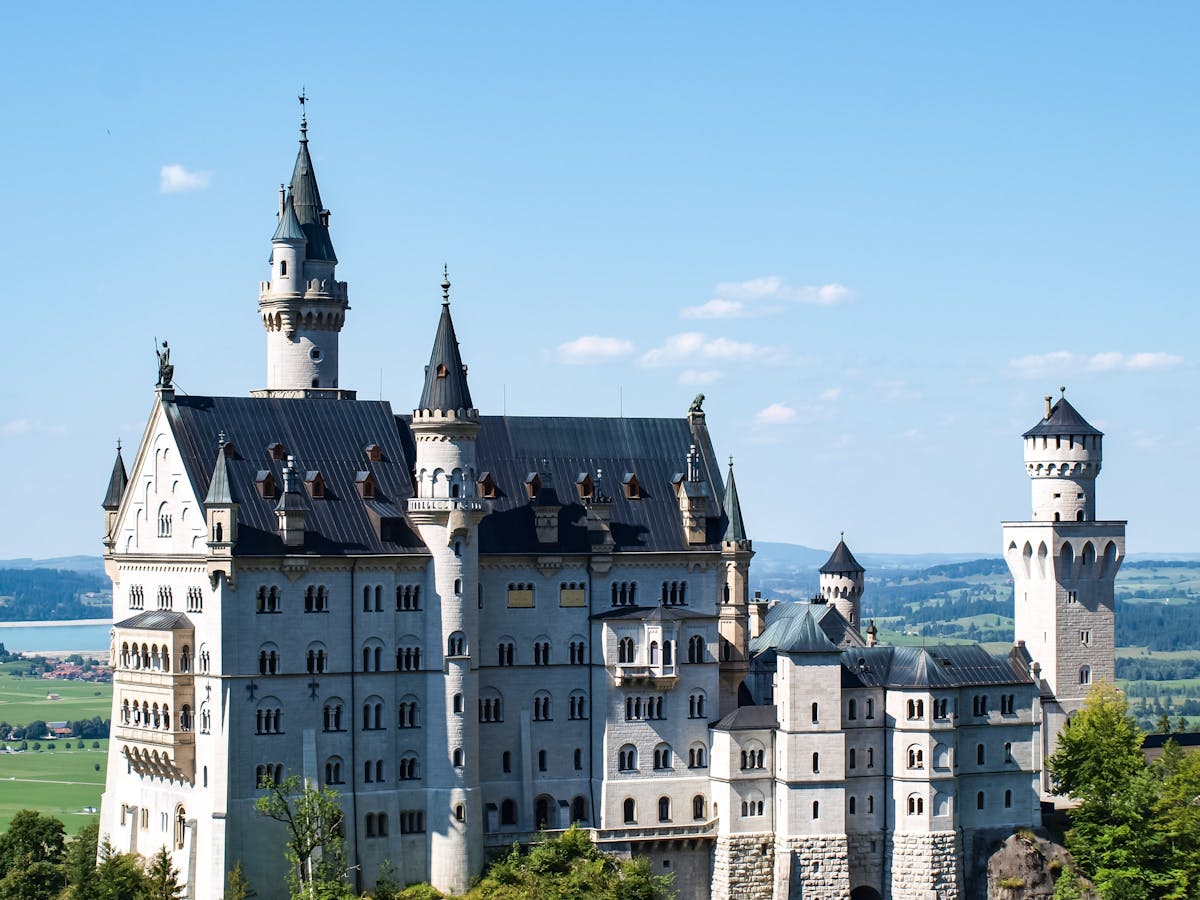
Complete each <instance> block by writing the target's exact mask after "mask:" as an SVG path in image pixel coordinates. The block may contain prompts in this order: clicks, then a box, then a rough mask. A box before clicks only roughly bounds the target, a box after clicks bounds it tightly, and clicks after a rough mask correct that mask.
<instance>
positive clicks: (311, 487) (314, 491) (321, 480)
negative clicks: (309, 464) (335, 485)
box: [304, 469, 325, 500]
mask: <svg viewBox="0 0 1200 900" xmlns="http://www.w3.org/2000/svg"><path fill="white" fill-rule="evenodd" d="M304 486H305V487H307V488H308V496H310V497H312V498H313V499H314V500H323V499H325V476H323V475H322V474H321V473H320V472H318V471H317V470H316V469H310V470H309V471H307V472H305V473H304Z"/></svg>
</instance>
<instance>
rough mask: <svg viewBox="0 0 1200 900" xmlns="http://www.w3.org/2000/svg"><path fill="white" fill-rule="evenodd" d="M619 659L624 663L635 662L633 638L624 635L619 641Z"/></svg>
mask: <svg viewBox="0 0 1200 900" xmlns="http://www.w3.org/2000/svg"><path fill="white" fill-rule="evenodd" d="M617 661H618V662H623V663H631V662H634V647H633V638H628V637H623V638H621V639H620V640H619V641H617Z"/></svg>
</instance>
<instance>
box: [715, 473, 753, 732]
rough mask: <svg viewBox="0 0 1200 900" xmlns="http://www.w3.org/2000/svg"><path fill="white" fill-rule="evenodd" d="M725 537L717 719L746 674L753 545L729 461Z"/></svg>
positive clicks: (729, 707)
mask: <svg viewBox="0 0 1200 900" xmlns="http://www.w3.org/2000/svg"><path fill="white" fill-rule="evenodd" d="M724 507H725V520H726V525H725V533H724V535H723V536H722V537H721V562H722V564H723V565H724V567H725V578H724V585H723V586H722V592H723V593H722V596H721V605H720V607H719V608H718V609H719V613H718V619H717V632H718V634H720V637H721V640H720V645H721V665H720V669H721V702H720V709H719V711H718V715H720V716H724V715H726V714H727V713H730V712H733V710H735V709H737V706H738V689H739V688H740V687H741V684H742V681H743V680H744V679H745V678H746V675H747V674H748V673H749V671H750V653H749V650H750V644H749V634H748V632H749V622H750V619H749V605H748V604H749V597H748V594H749V592H750V587H749V585H750V559H751V558H752V557H753V556H754V549H753V543H752V542H751V541H750V538H748V537H747V536H746V524H745V522H743V521H742V505H741V502H740V501H739V500H738V492H737V482H735V481H734V479H733V457H732V456H731V457H729V477H728V479H727V480H726V481H725V503H724Z"/></svg>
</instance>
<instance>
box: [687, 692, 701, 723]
mask: <svg viewBox="0 0 1200 900" xmlns="http://www.w3.org/2000/svg"><path fill="white" fill-rule="evenodd" d="M704 699H705V698H704V691H692V693H691V694H690V695H689V696H688V718H689V719H703V718H704Z"/></svg>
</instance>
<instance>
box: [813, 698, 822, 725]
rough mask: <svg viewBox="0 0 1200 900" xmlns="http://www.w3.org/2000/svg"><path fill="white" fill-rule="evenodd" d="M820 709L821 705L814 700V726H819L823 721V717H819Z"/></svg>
mask: <svg viewBox="0 0 1200 900" xmlns="http://www.w3.org/2000/svg"><path fill="white" fill-rule="evenodd" d="M819 709H820V704H818V703H817V702H816V701H815V700H814V701H813V705H812V722H813V724H814V725H817V724H819V723H820V721H821V717H820V716H819V715H818V712H819Z"/></svg>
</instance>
